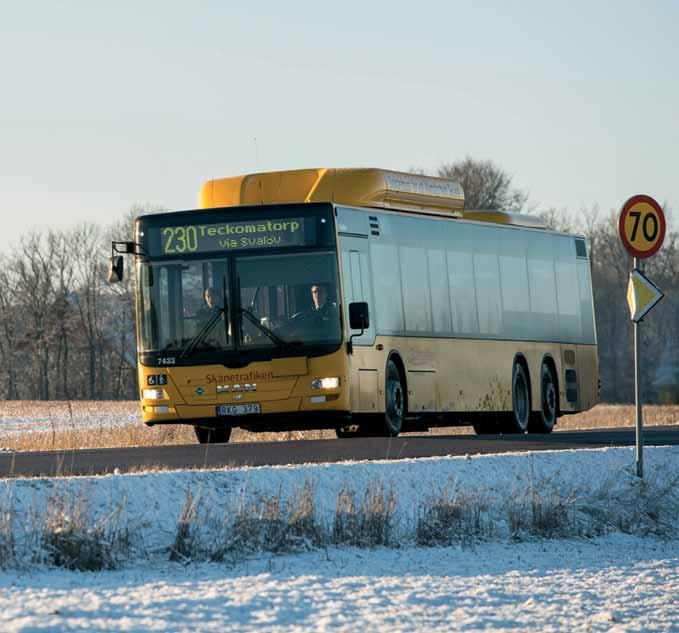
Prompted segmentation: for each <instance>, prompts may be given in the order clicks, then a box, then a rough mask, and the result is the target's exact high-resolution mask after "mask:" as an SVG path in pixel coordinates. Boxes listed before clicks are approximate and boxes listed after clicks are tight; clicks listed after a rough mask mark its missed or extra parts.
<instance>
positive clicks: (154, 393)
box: [141, 389, 167, 400]
mask: <svg viewBox="0 0 679 633" xmlns="http://www.w3.org/2000/svg"><path fill="white" fill-rule="evenodd" d="M141 395H142V398H143V399H144V400H165V398H167V396H166V395H165V390H164V389H144V390H143V391H142V392H141Z"/></svg>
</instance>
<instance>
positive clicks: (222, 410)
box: [217, 404, 261, 415]
mask: <svg viewBox="0 0 679 633" xmlns="http://www.w3.org/2000/svg"><path fill="white" fill-rule="evenodd" d="M250 413H261V411H260V405H259V404H218V405H217V415H248V414H250Z"/></svg>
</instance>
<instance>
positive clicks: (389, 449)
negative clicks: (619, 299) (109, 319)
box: [0, 426, 679, 477]
mask: <svg viewBox="0 0 679 633" xmlns="http://www.w3.org/2000/svg"><path fill="white" fill-rule="evenodd" d="M644 437H645V443H646V444H647V445H649V446H650V445H656V446H657V445H669V444H675V445H676V444H679V426H656V427H648V428H646V429H645V433H644ZM633 445H634V429H630V428H626V429H601V430H587V431H561V432H558V433H553V434H551V435H484V436H475V435H424V436H406V437H397V438H390V439H387V438H360V439H358V438H357V439H353V438H352V439H342V440H298V441H292V442H251V443H239V444H212V445H199V444H186V445H181V446H150V447H139V448H99V449H85V450H72V451H71V450H69V451H45V452H36V453H4V454H0V477H35V476H43V475H44V476H54V475H91V474H106V473H111V472H113V471H114V470H115V469H116V468H117V469H118V470H119V471H120V472H129V471H137V470H145V469H150V468H164V469H179V468H222V467H236V466H273V465H285V464H305V463H312V462H341V461H348V460H351V461H356V460H383V459H407V458H413V457H437V456H445V455H465V454H469V455H478V454H483V453H507V452H513V451H548V450H564V449H574V448H601V447H606V446H633Z"/></svg>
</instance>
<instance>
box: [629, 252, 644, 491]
mask: <svg viewBox="0 0 679 633" xmlns="http://www.w3.org/2000/svg"><path fill="white" fill-rule="evenodd" d="M632 262H633V263H632V269H633V270H639V259H638V258H637V257H635V258H634V259H633V260H632ZM639 272H641V271H639ZM633 323H634V405H635V408H636V421H635V428H636V447H637V449H636V463H637V477H639V479H643V478H644V420H643V413H642V410H641V380H640V376H639V374H640V371H639V370H640V364H641V359H640V358H639V347H640V345H639V334H640V332H639V321H633Z"/></svg>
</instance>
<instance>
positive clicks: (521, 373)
mask: <svg viewBox="0 0 679 633" xmlns="http://www.w3.org/2000/svg"><path fill="white" fill-rule="evenodd" d="M529 419H530V388H529V383H528V374H527V372H526V370H525V369H524V367H523V365H522V364H521V363H514V369H513V370H512V412H511V413H510V414H509V415H508V416H507V419H506V422H505V425H504V426H505V428H504V432H505V433H526V432H527V431H528V421H529Z"/></svg>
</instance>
